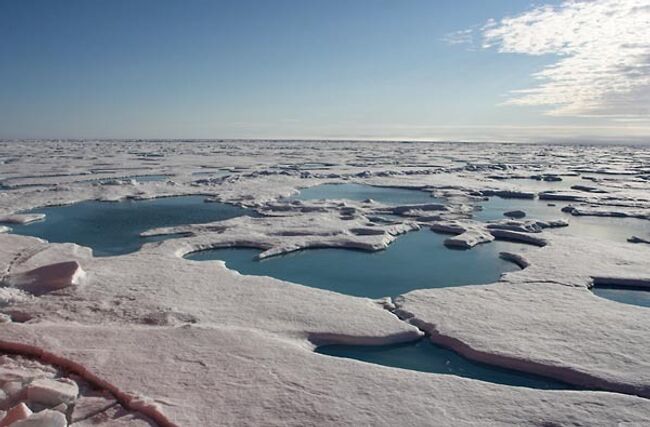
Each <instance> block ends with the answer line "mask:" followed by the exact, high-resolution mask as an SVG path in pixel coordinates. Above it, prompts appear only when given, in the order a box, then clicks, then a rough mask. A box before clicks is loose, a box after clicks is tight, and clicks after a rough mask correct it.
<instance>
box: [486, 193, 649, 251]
mask: <svg viewBox="0 0 650 427" xmlns="http://www.w3.org/2000/svg"><path fill="white" fill-rule="evenodd" d="M479 205H480V206H481V207H482V210H479V211H476V212H474V215H473V216H474V218H475V219H477V220H480V221H494V220H501V219H505V218H506V217H505V216H504V215H503V214H504V213H505V212H507V211H512V210H521V211H524V212H525V213H526V217H525V219H540V220H549V221H550V220H555V219H563V220H566V221H568V222H569V227H567V228H558V229H554V230H549V231H548V232H550V233H564V234H572V235H577V236H585V237H592V238H597V239H604V240H610V241H616V242H626V241H627V239H628V238H630V237H631V236H639V237H650V221H648V220H643V219H637V218H614V217H593V216H574V215H571V214H569V213H566V212H562V207H564V206H568V205H573V206H578V205H579V204H578V203H575V202H565V201H550V200H539V199H506V198H501V197H490V199H489V200H488V201H486V202H481V203H479ZM551 205H553V206H551Z"/></svg>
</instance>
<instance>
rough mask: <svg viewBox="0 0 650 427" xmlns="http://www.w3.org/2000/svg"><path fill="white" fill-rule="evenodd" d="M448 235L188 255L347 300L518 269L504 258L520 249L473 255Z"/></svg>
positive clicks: (499, 247) (491, 277) (505, 246)
mask: <svg viewBox="0 0 650 427" xmlns="http://www.w3.org/2000/svg"><path fill="white" fill-rule="evenodd" d="M446 237H447V236H444V235H440V234H436V233H433V232H431V231H430V230H428V229H426V230H420V231H417V232H411V233H408V234H407V235H405V236H401V237H400V238H398V239H397V240H396V241H395V242H393V243H392V244H391V245H390V246H389V247H388V248H387V249H386V250H383V251H379V252H364V251H356V250H347V249H309V250H305V251H300V252H296V253H293V254H288V255H284V256H278V257H272V258H268V259H266V260H262V261H258V260H256V259H255V257H256V256H257V255H258V254H259V253H260V251H259V250H257V249H243V248H223V249H212V250H207V251H201V252H195V253H192V254H189V255H188V256H187V258H189V259H192V260H197V261H206V260H223V261H225V262H226V266H227V267H228V268H231V269H234V270H237V271H239V272H240V273H242V274H251V275H258V276H271V277H275V278H278V279H282V280H286V281H289V282H294V283H300V284H303V285H307V286H312V287H315V288H320V289H329V290H331V291H335V292H340V293H344V294H348V295H356V296H363V297H369V298H380V297H384V296H395V295H400V294H403V293H406V292H408V291H411V290H413V289H422V288H436V287H445V286H459V285H468V284H480V283H490V282H494V281H497V280H498V279H499V277H500V276H501V274H502V273H504V272H506V271H514V270H517V269H518V267H517V266H515V265H514V264H512V263H510V262H507V261H504V260H502V259H500V258H499V252H500V251H504V250H509V251H517V250H520V248H521V245H518V244H516V243H510V242H493V243H490V244H487V245H480V246H478V247H476V248H474V249H472V250H470V251H458V250H451V249H448V248H446V247H445V246H444V244H443V242H444V240H445V238H446Z"/></svg>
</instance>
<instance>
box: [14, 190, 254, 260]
mask: <svg viewBox="0 0 650 427" xmlns="http://www.w3.org/2000/svg"><path fill="white" fill-rule="evenodd" d="M29 212H30V213H32V212H35V213H44V214H45V215H46V217H45V220H43V221H38V222H34V223H31V224H25V225H14V224H10V227H11V228H12V232H13V233H16V234H22V235H26V236H35V237H40V238H42V239H45V240H48V241H50V242H58V243H61V242H72V243H77V244H79V245H82V246H87V247H90V248H91V249H92V250H93V254H94V255H95V256H111V255H121V254H126V253H130V252H135V251H137V250H138V249H139V248H140V247H141V246H142V244H143V243H146V242H147V241H157V240H161V238H160V237H155V238H142V237H140V233H142V232H143V231H146V230H149V229H152V228H156V227H171V226H175V225H182V224H199V223H206V222H212V221H219V220H224V219H228V218H233V217H237V216H241V215H246V214H248V215H254V211H250V210H246V209H242V208H239V207H236V206H232V205H227V204H223V203H206V202H205V201H204V198H203V197H201V196H183V197H168V198H159V199H152V200H138V201H134V200H127V201H123V202H115V203H113V202H96V201H89V202H81V203H75V204H72V205H68V206H60V207H47V208H39V209H34V210H32V211H29ZM169 237H173V236H166V237H165V238H169Z"/></svg>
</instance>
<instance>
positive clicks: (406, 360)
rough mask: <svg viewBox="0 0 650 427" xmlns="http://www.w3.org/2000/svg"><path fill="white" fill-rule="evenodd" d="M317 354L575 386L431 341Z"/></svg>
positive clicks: (330, 348) (509, 381)
mask: <svg viewBox="0 0 650 427" xmlns="http://www.w3.org/2000/svg"><path fill="white" fill-rule="evenodd" d="M316 352H317V353H320V354H324V355H327V356H335V357H344V358H348V359H356V360H360V361H363V362H368V363H374V364H377V365H383V366H391V367H395V368H402V369H410V370H414V371H421V372H432V373H437V374H449V375H458V376H461V377H465V378H472V379H477V380H482V381H489V382H493V383H498V384H506V385H512V386H522V387H531V388H539V389H569V388H572V387H571V386H569V385H567V384H564V383H561V382H559V381H555V380H552V379H549V378H545V377H540V376H537V375H532V374H526V373H523V372H518V371H514V370H510V369H504V368H499V367H496V366H491V365H487V364H484V363H479V362H473V361H471V360H469V359H466V358H464V357H462V356H461V355H459V354H458V353H456V352H454V351H452V350H449V349H446V348H444V347H441V346H439V345H436V344H434V343H432V342H431V341H430V340H429V339H428V338H423V339H421V340H418V341H415V342H410V343H404V344H391V345H380V346H362V345H327V346H323V347H318V348H317V349H316Z"/></svg>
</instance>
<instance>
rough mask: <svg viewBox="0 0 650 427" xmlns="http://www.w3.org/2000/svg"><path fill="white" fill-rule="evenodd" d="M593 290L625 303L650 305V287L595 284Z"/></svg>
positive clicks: (604, 296)
mask: <svg viewBox="0 0 650 427" xmlns="http://www.w3.org/2000/svg"><path fill="white" fill-rule="evenodd" d="M591 291H592V292H593V293H594V294H595V295H597V296H599V297H601V298H607V299H609V300H612V301H616V302H620V303H623V304H632V305H639V306H641V307H650V289H633V288H632V289H622V288H614V287H603V286H595V287H593V288H591Z"/></svg>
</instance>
